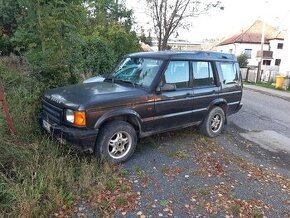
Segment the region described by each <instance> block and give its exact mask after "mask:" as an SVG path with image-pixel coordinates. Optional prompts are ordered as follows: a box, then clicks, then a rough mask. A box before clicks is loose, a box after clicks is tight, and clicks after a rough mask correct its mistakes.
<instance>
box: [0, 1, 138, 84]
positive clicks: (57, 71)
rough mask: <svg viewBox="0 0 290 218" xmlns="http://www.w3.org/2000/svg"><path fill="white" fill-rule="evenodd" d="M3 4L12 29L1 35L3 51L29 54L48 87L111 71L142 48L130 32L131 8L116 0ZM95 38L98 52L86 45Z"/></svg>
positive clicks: (39, 75) (37, 76)
mask: <svg viewBox="0 0 290 218" xmlns="http://www.w3.org/2000/svg"><path fill="white" fill-rule="evenodd" d="M4 6H5V8H7V13H4V14H3V16H1V18H3V19H2V23H1V25H2V26H5V25H6V23H8V24H9V25H10V26H13V31H10V32H9V34H5V35H4V34H2V35H1V39H0V46H1V51H2V53H3V55H7V54H9V53H10V52H11V51H13V52H14V53H16V54H18V55H25V57H26V58H27V60H28V62H29V64H30V70H31V71H33V75H34V76H35V77H36V78H37V79H38V80H39V81H41V82H44V83H46V84H47V85H48V87H55V86H60V85H65V84H71V83H76V82H78V81H79V79H80V75H81V74H85V75H86V74H87V73H88V72H91V71H93V72H92V73H94V74H98V73H105V72H108V71H109V70H110V69H112V66H113V65H114V64H115V62H116V60H118V59H119V58H120V57H121V56H123V55H124V54H126V53H130V52H134V51H138V50H139V45H138V39H137V36H136V34H135V33H134V32H131V31H130V29H131V25H132V22H133V21H132V11H131V10H127V9H126V8H125V6H124V4H118V3H117V2H116V1H114V0H66V1H65V0H51V1H46V0H15V1H12V0H8V1H7V2H6V3H5V5H4ZM4 6H3V7H4ZM3 7H2V8H3ZM2 8H1V9H2ZM8 9H9V10H8ZM4 18H5V19H4ZM4 24H5V25H4ZM6 26H7V25H6ZM2 29H3V28H2ZM10 29H11V28H10ZM5 31H6V32H7V30H5ZM2 32H3V31H2ZM93 41H94V42H95V43H97V45H95V46H94V48H95V49H97V50H96V51H93V50H92V48H90V47H87V48H86V46H91V45H92V42H93ZM93 44H94V43H93ZM103 52H104V53H103ZM103 54H105V55H103ZM90 55H92V57H90ZM97 56H98V57H97ZM95 60H97V63H95V62H94V61H95ZM89 65H90V66H89Z"/></svg>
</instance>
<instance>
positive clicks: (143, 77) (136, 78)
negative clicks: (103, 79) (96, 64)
mask: <svg viewBox="0 0 290 218" xmlns="http://www.w3.org/2000/svg"><path fill="white" fill-rule="evenodd" d="M162 62H163V61H162V60H157V59H148V58H135V57H132V58H125V59H124V60H123V61H121V63H120V64H119V65H118V66H117V68H116V69H115V71H114V72H113V74H112V75H111V76H110V79H113V80H115V81H123V82H129V83H132V84H133V85H140V86H145V87H149V86H150V85H151V83H152V81H153V79H154V78H155V76H156V74H157V72H158V71H159V69H160V67H161V64H162Z"/></svg>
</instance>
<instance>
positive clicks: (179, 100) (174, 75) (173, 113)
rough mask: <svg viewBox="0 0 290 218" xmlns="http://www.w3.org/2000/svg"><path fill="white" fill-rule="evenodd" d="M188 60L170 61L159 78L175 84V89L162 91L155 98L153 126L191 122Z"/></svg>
mask: <svg viewBox="0 0 290 218" xmlns="http://www.w3.org/2000/svg"><path fill="white" fill-rule="evenodd" d="M190 81H191V75H190V62H189V61H179V60H176V61H174V60H173V61H170V62H169V64H168V66H167V68H166V70H165V72H164V74H163V76H162V79H161V84H160V85H161V86H162V84H165V83H167V84H175V85H176V90H171V91H162V92H161V93H159V94H157V95H156V98H155V118H154V123H155V127H156V128H157V129H158V130H165V129H170V128H174V127H177V126H183V125H186V124H189V123H191V122H192V120H191V111H192V104H193V91H192V87H191V83H190Z"/></svg>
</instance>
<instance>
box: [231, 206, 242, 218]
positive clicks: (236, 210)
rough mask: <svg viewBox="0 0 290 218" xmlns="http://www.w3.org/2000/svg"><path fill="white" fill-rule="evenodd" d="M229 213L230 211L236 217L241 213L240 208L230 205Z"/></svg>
mask: <svg viewBox="0 0 290 218" xmlns="http://www.w3.org/2000/svg"><path fill="white" fill-rule="evenodd" d="M231 211H232V213H233V215H234V216H238V215H239V213H240V211H241V207H240V206H239V205H232V206H231Z"/></svg>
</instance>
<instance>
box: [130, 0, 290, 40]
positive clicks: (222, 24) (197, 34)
mask: <svg viewBox="0 0 290 218" xmlns="http://www.w3.org/2000/svg"><path fill="white" fill-rule="evenodd" d="M169 1H170V0H169ZM220 1H221V2H222V6H224V10H214V11H211V12H210V13H209V14H205V15H200V16H199V17H195V18H190V19H189V20H188V22H189V23H190V24H191V27H190V28H189V29H188V30H182V29H181V30H179V36H178V39H183V40H188V41H190V42H200V41H202V40H204V39H216V38H219V39H221V38H223V37H228V36H231V35H233V34H235V33H237V32H239V31H241V30H243V29H245V28H246V27H249V26H250V25H251V24H253V23H254V21H255V20H257V19H260V20H265V22H267V23H269V24H271V25H273V26H277V27H279V28H280V29H281V30H285V29H286V27H287V26H289V23H290V4H289V3H288V2H287V1H286V0H220ZM125 2H126V5H127V7H128V8H129V9H133V11H134V17H135V21H136V25H135V29H136V30H137V32H140V27H141V26H142V27H143V28H144V29H145V30H148V29H150V28H151V29H152V26H153V23H152V19H151V18H150V17H149V16H148V15H146V14H148V11H147V12H146V3H145V0H125Z"/></svg>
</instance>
